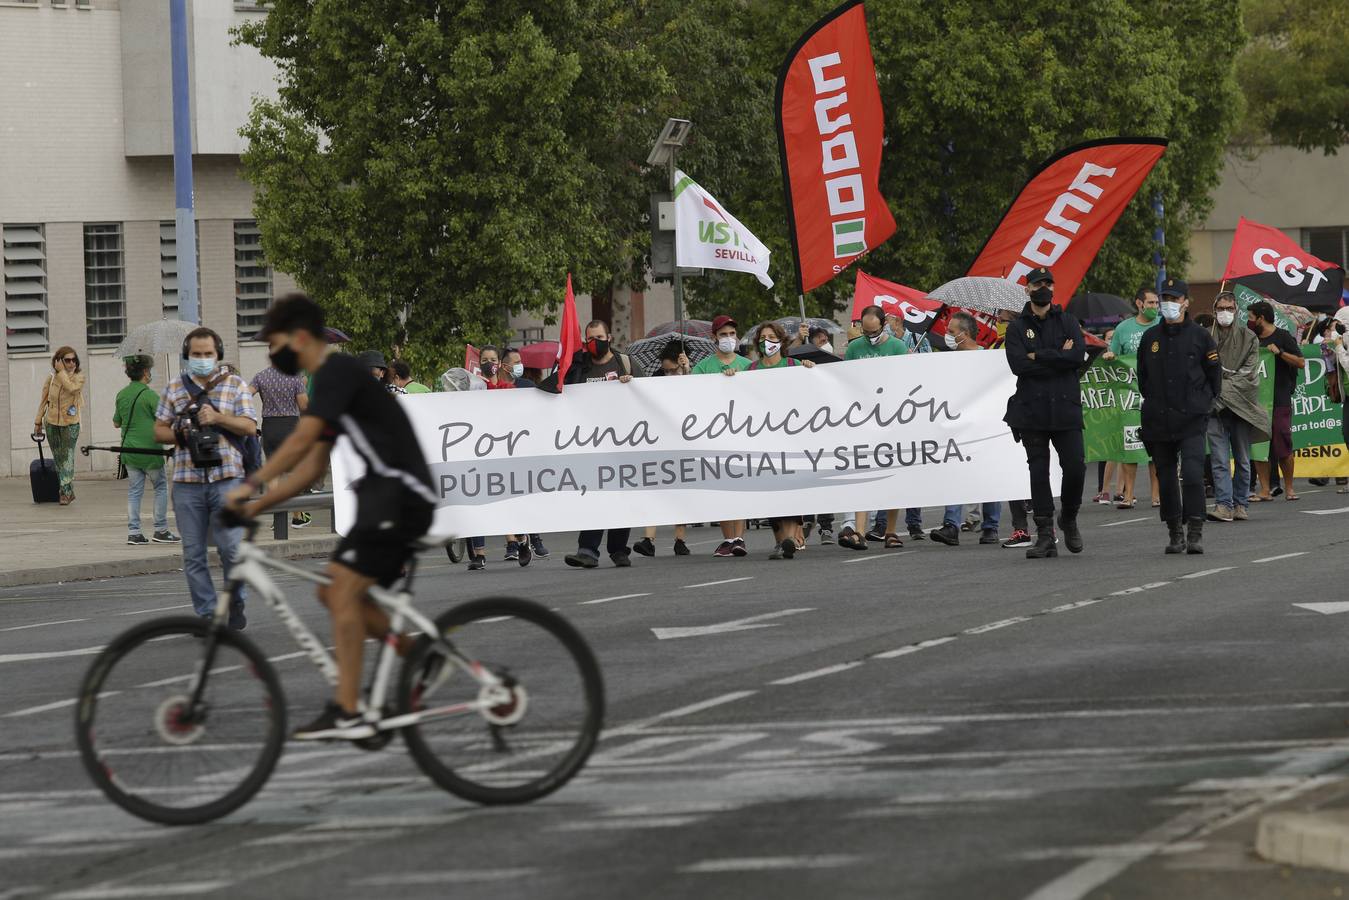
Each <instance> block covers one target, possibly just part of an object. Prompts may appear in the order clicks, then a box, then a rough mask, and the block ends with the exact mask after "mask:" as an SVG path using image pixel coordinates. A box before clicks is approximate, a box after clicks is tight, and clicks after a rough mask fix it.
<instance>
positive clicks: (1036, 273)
mask: <svg viewBox="0 0 1349 900" xmlns="http://www.w3.org/2000/svg"><path fill="white" fill-rule="evenodd" d="M1026 293H1027V294H1029V295H1030V302H1029V303H1027V304H1026V306H1025V308H1024V309H1023V310H1022V311H1021V314H1020V315H1019V316H1017V317H1016V318H1015V319H1013V320H1012V321H1011V322H1009V323H1008V324H1007V335H1006V338H1005V340H1004V346H1005V348H1006V350H1007V364H1008V365H1009V366H1011V368H1012V372H1013V373H1014V374H1015V375H1016V393H1015V394H1013V395H1012V397H1011V399H1010V400H1008V401H1007V415H1006V416H1005V417H1004V418H1003V421H1004V422H1006V423H1007V424H1008V425H1009V426H1011V428H1012V435H1013V436H1014V437H1016V438H1017V439H1018V440H1020V441H1021V443H1022V445H1023V446H1024V447H1025V448H1026V464H1027V465H1028V466H1029V467H1030V490H1031V503H1032V506H1033V510H1034V513H1035V546H1033V547H1031V548H1030V549H1029V550H1027V551H1026V558H1027V559H1044V558H1045V557H1047V556H1058V555H1059V552H1058V548H1057V546H1056V541H1055V538H1054V491H1053V488H1051V487H1050V486H1049V445H1050V444H1053V445H1054V450H1055V452H1057V453H1058V455H1059V466H1060V468H1061V469H1062V470H1063V484H1062V487H1061V490H1060V494H1059V497H1060V502H1061V503H1062V507H1063V508H1062V511H1061V513H1060V515H1059V528H1061V529H1062V530H1063V542H1064V544H1065V545H1067V547H1068V549H1069V550H1070V551H1072V552H1073V553H1081V552H1082V532H1081V531H1079V530H1078V527H1077V511H1078V508H1079V507H1081V505H1082V482H1083V480H1084V479H1085V477H1086V471H1087V464H1086V453H1085V451H1084V449H1083V446H1082V389H1081V386H1080V384H1079V381H1078V379H1079V371H1080V370H1081V368H1082V366H1083V365H1084V364H1085V363H1086V361H1087V344H1086V340H1085V339H1084V338H1083V337H1082V329H1081V328H1080V327H1078V324H1077V320H1076V319H1074V318H1073V317H1072V316H1069V315H1067V314H1065V313H1064V312H1063V310H1062V309H1061V308H1060V307H1057V306H1055V305H1054V274H1053V273H1052V272H1050V271H1049V269H1047V268H1045V267H1044V266H1041V267H1040V268H1038V269H1034V270H1032V271H1031V273H1030V274H1029V275H1027V276H1026Z"/></svg>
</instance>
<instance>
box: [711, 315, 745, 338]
mask: <svg viewBox="0 0 1349 900" xmlns="http://www.w3.org/2000/svg"><path fill="white" fill-rule="evenodd" d="M727 325H734V326H736V327H737V328H739V327H740V323H739V322H737V321H736V320H735V319H732V318H731V317H730V316H717V317H716V318H715V319H713V320H712V333H713V334H716V333H717V332H718V331H721V329H723V328H725V327H726V326H727Z"/></svg>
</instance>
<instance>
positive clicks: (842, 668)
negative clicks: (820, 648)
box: [768, 662, 862, 684]
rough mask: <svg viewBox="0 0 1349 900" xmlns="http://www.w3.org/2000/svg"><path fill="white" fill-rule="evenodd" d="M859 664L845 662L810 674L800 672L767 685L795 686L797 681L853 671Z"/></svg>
mask: <svg viewBox="0 0 1349 900" xmlns="http://www.w3.org/2000/svg"><path fill="white" fill-rule="evenodd" d="M861 664H862V663H861V662H845V663H839V664H837V665H833V666H825V667H824V668H823V669H815V670H813V671H810V672H801V673H800V674H798V675H788V676H787V677H786V678H779V679H778V680H777V681H770V682H768V683H769V684H796V683H797V682H799V681H810V680H811V679H812V678H823V677H824V676H825V675H833V674H834V673H836V672H846V671H848V670H849V669H855V668H857V667H858V666H860V665H861Z"/></svg>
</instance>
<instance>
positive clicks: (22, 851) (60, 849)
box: [0, 841, 136, 897]
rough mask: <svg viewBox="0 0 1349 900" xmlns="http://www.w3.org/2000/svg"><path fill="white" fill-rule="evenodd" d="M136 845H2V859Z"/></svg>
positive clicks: (89, 853) (108, 850) (111, 850)
mask: <svg viewBox="0 0 1349 900" xmlns="http://www.w3.org/2000/svg"><path fill="white" fill-rule="evenodd" d="M134 846H136V845H135V844H134V843H131V842H127V841H123V842H119V843H98V844H66V845H62V846H48V847H33V846H24V847H0V859H26V858H28V857H32V858H35V859H36V858H40V857H43V856H93V855H96V854H99V853H116V852H119V851H122V850H129V849H130V848H132V847H134ZM4 896H5V895H4V894H0V897H4Z"/></svg>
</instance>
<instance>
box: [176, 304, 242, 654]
mask: <svg viewBox="0 0 1349 900" xmlns="http://www.w3.org/2000/svg"><path fill="white" fill-rule="evenodd" d="M223 354H224V345H223V343H222V342H221V340H220V335H218V334H216V333H215V332H214V331H212V330H211V329H209V328H197V329H195V330H194V331H192V332H190V333H189V334H188V336H187V339H186V340H184V341H183V373H182V375H181V376H180V377H179V378H176V379H174V380H173V381H171V382H170V383H169V386H168V389H167V390H166V391H165V392H164V396H163V397H162V398H161V399H160V401H159V408H158V409H157V410H156V411H155V440H157V441H161V442H163V443H165V444H174V445H175V446H176V447H177V448H178V449H177V452H175V453H174V455H173V514H174V517H175V518H176V519H177V521H178V530H179V532H180V533H181V534H182V539H183V574H184V575H186V576H187V588H188V591H189V592H190V593H191V594H192V608H193V609H194V610H195V611H196V613H197V615H199V616H211V615H214V614H215V604H216V591H215V585H214V584H213V583H212V581H211V570H210V566H209V565H208V563H207V556H206V538H207V535H208V533H209V530H210V529H212V528H214V529H215V545H216V548H217V549H219V551H220V559H221V562H222V563H223V565H224V569H225V579H226V580H227V581H228V580H229V574H230V565H231V564H232V563H233V561H234V554H235V551H236V550H237V548H238V546H239V541H240V539H241V537H242V532H241V531H240V529H237V528H223V527H220V526H219V525H218V524H216V521H215V517H216V515H217V514H218V513H219V512H220V510H221V509H223V508H224V505H225V498H226V497H227V496H228V495H229V493H230V492H231V491H233V490H235V489H236V488H238V487H239V486H240V485H242V484H243V479H244V476H245V475H246V474H247V472H246V471H245V460H246V458H247V457H254V456H257V455H260V454H259V453H258V450H259V449H260V448H259V446H258V443H257V431H258V421H259V418H258V413H257V410H256V408H255V407H254V405H253V393H252V391H250V390H249V388H248V382H246V381H244V380H243V379H242V378H240V377H239V376H238V375H234V374H229V373H224V372H220V371H218V369H219V366H220V357H221V356H222V355H223ZM257 462H260V460H256V459H254V460H250V465H251V464H256V463H257ZM247 622H248V620H247V619H246V618H245V617H244V594H243V592H242V591H241V592H240V594H239V601H238V605H237V608H231V609H230V616H229V626H230V627H231V628H233V629H235V630H236V631H242V630H243V628H244V626H245V625H246V624H247Z"/></svg>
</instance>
